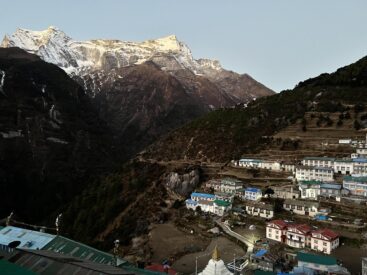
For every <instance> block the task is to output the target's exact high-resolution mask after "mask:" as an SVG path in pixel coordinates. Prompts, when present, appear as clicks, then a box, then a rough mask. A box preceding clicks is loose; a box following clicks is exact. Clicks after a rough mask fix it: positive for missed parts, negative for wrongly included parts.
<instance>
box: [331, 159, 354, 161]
mask: <svg viewBox="0 0 367 275" xmlns="http://www.w3.org/2000/svg"><path fill="white" fill-rule="evenodd" d="M335 162H353V160H352V159H336V160H335Z"/></svg>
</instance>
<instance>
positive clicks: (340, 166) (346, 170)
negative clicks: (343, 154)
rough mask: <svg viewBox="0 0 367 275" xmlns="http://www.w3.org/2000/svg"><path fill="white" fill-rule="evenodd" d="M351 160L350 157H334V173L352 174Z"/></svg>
mask: <svg viewBox="0 0 367 275" xmlns="http://www.w3.org/2000/svg"><path fill="white" fill-rule="evenodd" d="M353 167H354V165H353V160H352V159H336V160H335V161H334V173H336V174H343V175H351V174H353V171H354V170H353Z"/></svg>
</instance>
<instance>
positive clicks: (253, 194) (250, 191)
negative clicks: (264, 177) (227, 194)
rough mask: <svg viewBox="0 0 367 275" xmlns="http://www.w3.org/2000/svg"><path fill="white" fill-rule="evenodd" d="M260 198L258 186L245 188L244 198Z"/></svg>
mask: <svg viewBox="0 0 367 275" xmlns="http://www.w3.org/2000/svg"><path fill="white" fill-rule="evenodd" d="M261 198H262V191H261V189H259V188H255V187H247V188H246V189H245V197H244V199H245V200H250V201H257V200H260V199H261Z"/></svg>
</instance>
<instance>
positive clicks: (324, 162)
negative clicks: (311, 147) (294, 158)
mask: <svg viewBox="0 0 367 275" xmlns="http://www.w3.org/2000/svg"><path fill="white" fill-rule="evenodd" d="M334 161H335V158H327V157H305V158H304V159H303V160H302V165H304V166H316V167H328V168H333V166H334Z"/></svg>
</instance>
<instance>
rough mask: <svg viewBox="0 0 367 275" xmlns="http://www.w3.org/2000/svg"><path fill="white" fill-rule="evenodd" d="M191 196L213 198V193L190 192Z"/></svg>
mask: <svg viewBox="0 0 367 275" xmlns="http://www.w3.org/2000/svg"><path fill="white" fill-rule="evenodd" d="M191 197H200V198H207V199H215V195H213V194H207V193H196V192H193V193H191Z"/></svg>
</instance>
